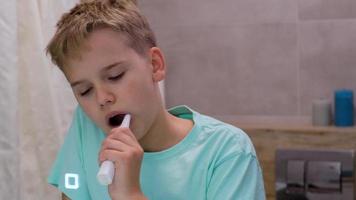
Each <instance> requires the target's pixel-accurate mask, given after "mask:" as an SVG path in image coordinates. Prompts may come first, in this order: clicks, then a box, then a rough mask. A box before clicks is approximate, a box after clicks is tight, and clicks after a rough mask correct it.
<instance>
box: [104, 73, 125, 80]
mask: <svg viewBox="0 0 356 200" xmlns="http://www.w3.org/2000/svg"><path fill="white" fill-rule="evenodd" d="M124 74H125V72H122V73H120V74H119V75H116V76H110V77H109V78H108V79H109V80H110V81H116V80H119V79H120V78H121V77H122V76H123V75H124Z"/></svg>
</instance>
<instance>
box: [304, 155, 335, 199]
mask: <svg viewBox="0 0 356 200" xmlns="http://www.w3.org/2000/svg"><path fill="white" fill-rule="evenodd" d="M306 175H307V176H306V182H307V190H308V192H315V193H339V192H341V163H340V162H332V161H309V162H308V166H307V173H306Z"/></svg>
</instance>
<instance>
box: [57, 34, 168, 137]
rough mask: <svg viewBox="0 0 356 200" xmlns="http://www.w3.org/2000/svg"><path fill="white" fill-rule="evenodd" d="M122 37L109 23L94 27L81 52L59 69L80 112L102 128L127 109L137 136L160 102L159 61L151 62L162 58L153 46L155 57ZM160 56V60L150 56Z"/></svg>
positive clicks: (143, 131) (111, 125)
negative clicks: (61, 70)
mask: <svg viewBox="0 0 356 200" xmlns="http://www.w3.org/2000/svg"><path fill="white" fill-rule="evenodd" d="M124 39H125V38H124V36H123V35H121V34H120V33H117V32H114V31H112V30H110V29H99V30H95V31H94V32H92V33H91V34H90V36H89V38H88V40H87V41H86V42H85V44H84V45H85V49H84V50H82V51H81V52H80V53H81V57H80V58H77V59H69V60H68V61H67V64H66V65H65V67H64V70H63V71H64V74H65V75H66V77H67V79H68V81H69V83H70V84H71V86H72V89H73V92H74V95H75V97H76V99H77V100H78V103H79V104H80V106H81V107H82V108H83V110H84V112H85V113H86V114H87V115H88V116H89V117H90V118H91V119H92V120H93V121H94V122H95V123H96V124H97V125H98V126H99V127H100V128H101V129H103V131H104V132H105V133H109V132H110V130H111V129H112V128H114V127H115V126H118V125H119V124H120V123H121V120H122V117H123V114H126V113H129V114H131V125H130V128H131V130H132V132H133V133H134V134H135V135H136V138H137V139H141V138H142V137H143V136H144V135H145V134H146V132H148V131H149V129H150V127H151V126H152V124H153V123H154V121H155V119H156V117H157V115H158V112H159V109H160V108H161V101H160V96H159V90H158V87H157V82H158V81H160V80H162V79H163V78H164V66H163V68H160V67H162V66H158V67H157V64H158V65H159V64H163V65H164V62H163V57H162V54H160V51H159V49H158V54H159V55H158V57H157V51H152V49H150V50H149V51H148V52H147V56H142V55H140V54H138V53H136V51H135V50H133V49H132V48H130V47H128V46H127V45H126V43H125V40H124ZM156 50H157V49H156ZM160 58H161V59H162V60H161V61H162V63H160V61H159V60H158V61H157V60H156V59H160ZM113 116H116V117H113Z"/></svg>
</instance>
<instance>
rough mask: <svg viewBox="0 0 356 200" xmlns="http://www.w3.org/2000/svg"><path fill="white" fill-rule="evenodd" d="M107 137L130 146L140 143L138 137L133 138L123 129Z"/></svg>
mask: <svg viewBox="0 0 356 200" xmlns="http://www.w3.org/2000/svg"><path fill="white" fill-rule="evenodd" d="M107 139H110V140H118V141H121V142H123V143H125V144H128V145H130V146H137V145H139V144H138V141H137V139H136V138H132V137H131V136H130V135H129V134H127V133H125V132H121V131H116V132H113V133H112V134H111V135H110V136H108V137H107Z"/></svg>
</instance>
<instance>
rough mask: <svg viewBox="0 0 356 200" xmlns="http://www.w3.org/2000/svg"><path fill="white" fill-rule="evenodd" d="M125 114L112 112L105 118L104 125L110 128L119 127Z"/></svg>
mask: <svg viewBox="0 0 356 200" xmlns="http://www.w3.org/2000/svg"><path fill="white" fill-rule="evenodd" d="M124 117H125V113H120V112H112V113H110V114H108V115H107V116H106V123H107V124H108V125H109V126H111V127H117V126H120V125H121V123H122V121H123V120H124Z"/></svg>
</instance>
